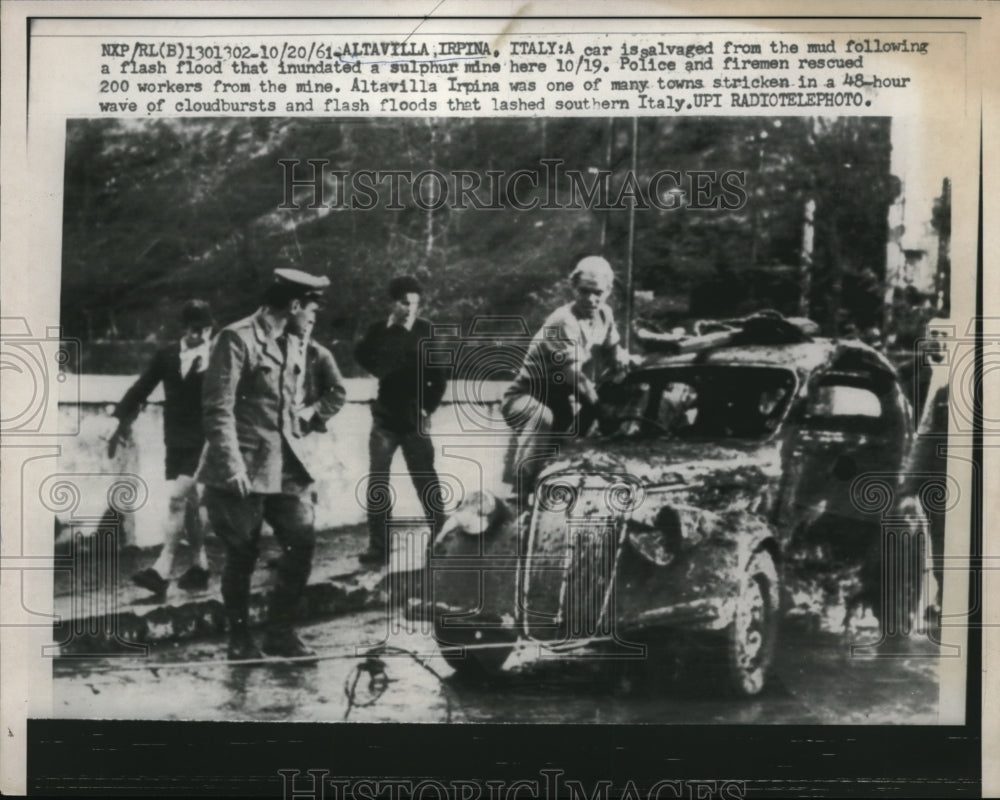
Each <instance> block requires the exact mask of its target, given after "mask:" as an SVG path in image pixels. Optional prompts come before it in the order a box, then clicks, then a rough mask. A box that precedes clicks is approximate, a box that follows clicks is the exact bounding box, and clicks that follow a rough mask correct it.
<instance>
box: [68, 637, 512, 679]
mask: <svg viewBox="0 0 1000 800" xmlns="http://www.w3.org/2000/svg"><path fill="white" fill-rule="evenodd" d="M381 646H385V647H390V646H389V645H376V646H375V647H376V648H377V647H381ZM497 647H510V644H509V643H506V642H504V643H499V644H469V645H464V646H463V648H462V649H464V650H486V649H490V648H497ZM319 649H320V650H322V649H323V648H319ZM393 649H394V650H396V651H397V653H398V654H399V655H412V656H414V657H415V654H410V653H409V651H407V650H404V649H403V648H401V647H399V648H393ZM449 649H456V648H449ZM370 652H371V650H368V651H365V653H364V654H362V655H359V654H358V653H357V652H356V651H355V652H353V653H344V652H336V653H327V654H325V655H321V654H320V653H317V654H316V655H311V656H293V657H289V658H282V657H280V656H262V657H261V658H245V659H234V660H229V659H225V658H221V659H194V660H191V661H150V662H147V663H144V664H135V663H108V664H95V665H93V666H87V667H83V669H86V670H87V672H89V673H93V672H98V673H105V672H135V671H139V670H150V671H152V672H154V673H155V672H157V671H159V670H169V669H206V668H212V667H252V666H257V665H261V664H271V665H276V664H312V663H315V662H317V661H339V660H347V659H354V658H366V657H367V656H368V654H369V653H370ZM127 658H133V656H122V657H115V656H110V655H88V656H72V655H69V656H60V657H59V659H58V660H57V663H59V664H60V665H62V664H63V663H64V662H65V663H70V662H77V661H80V662H82V661H86V660H90V659H103V660H106V661H108V662H122V661H124V660H125V659H127Z"/></svg>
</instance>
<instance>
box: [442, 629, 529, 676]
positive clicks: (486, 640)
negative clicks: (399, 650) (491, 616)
mask: <svg viewBox="0 0 1000 800" xmlns="http://www.w3.org/2000/svg"><path fill="white" fill-rule="evenodd" d="M434 639H435V641H437V645H438V647H439V648H440V650H441V657H442V658H443V659H444V660H445V663H446V664H447V665H448V666H449V667H451V668H452V669H453V670H455V673H456V674H457V675H458V676H459V677H461V678H466V679H469V680H475V681H484V680H489V679H491V678H493V677H496V675H498V674H499V673H500V668H501V667H502V666H503V664H504V662H505V661H506V660H507V657H508V656H509V655H510V654H511V652H512V651H513V649H514V644H513V636H512V634H511V633H510V632H509V631H506V630H498V629H497V628H495V627H492V626H482V627H480V626H476V625H469V626H468V627H464V626H463V627H457V626H454V625H449V626H447V627H444V625H443V623H442V617H441V616H439V615H435V617H434Z"/></svg>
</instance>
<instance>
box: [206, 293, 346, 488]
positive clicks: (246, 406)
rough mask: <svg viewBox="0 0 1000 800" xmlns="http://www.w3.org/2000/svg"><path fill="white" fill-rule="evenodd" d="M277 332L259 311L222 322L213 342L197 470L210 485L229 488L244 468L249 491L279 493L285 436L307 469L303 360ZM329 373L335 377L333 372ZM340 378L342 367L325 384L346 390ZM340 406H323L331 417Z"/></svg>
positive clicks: (289, 445) (290, 448) (334, 404)
mask: <svg viewBox="0 0 1000 800" xmlns="http://www.w3.org/2000/svg"><path fill="white" fill-rule="evenodd" d="M274 333H275V332H274V331H273V330H272V329H270V328H269V326H268V324H267V320H266V318H265V317H264V315H263V313H262V312H261V311H258V312H256V313H255V314H253V315H251V316H249V317H247V318H246V319H242V320H240V321H239V322H234V323H233V324H232V325H229V326H227V327H226V328H223V330H222V331H220V333H219V335H218V337H216V340H215V343H214V344H213V346H212V353H211V356H210V357H209V362H208V370H207V371H206V373H205V382H204V390H203V394H202V419H203V427H204V431H205V449H204V450H203V451H202V455H201V463H200V465H199V467H198V475H197V480H199V481H201V482H202V483H204V484H206V485H207V486H216V487H219V488H231V480H232V479H233V478H234V477H235V476H236V475H239V474H241V473H244V472H245V473H246V475H247V477H248V478H249V480H250V491H251V492H257V493H261V494H277V493H280V492H281V489H282V445H283V444H284V445H287V447H288V449H289V450H291V452H292V453H293V454H294V455H295V456H296V458H297V459H298V460H299V461H300V463H301V464H302V466H303V468H304V469H305V470H306V471H307V473H308V472H309V468H308V465H307V462H308V460H309V457H308V454H307V452H306V448H305V447H304V446H303V445H304V443H303V438H302V434H303V431H302V430H301V426H300V424H299V423H298V420H297V411H298V408H297V405H298V403H297V402H296V398H297V397H301V396H302V392H301V389H300V387H301V381H302V380H303V379H304V376H302V375H301V374H299V373H300V371H301V369H302V367H301V366H300V367H299V368H298V369H296V364H301V361H297V360H296V359H289V358H287V357H286V354H285V350H284V349H283V348H282V343H281V342H280V341H279V340H278V339H277V338H276V337H275V335H274ZM331 358H332V357H331ZM309 361H310V359H307V362H306V368H307V369H308V366H309ZM324 377H325V378H326V379H327V381H329V379H330V375H329V374H327V375H325V376H324ZM337 379H339V373H335V377H334V379H333V383H334V384H335V385H334V386H333V387H332V388H331V387H329V386H327V387H324V388H327V389H329V390H330V391H333V392H335V393H340V396H341V397H342V396H343V394H342V393H343V386H342V385H341V384H340V383H339V381H338V380H337ZM317 399H318V398H316V397H311V398H310V400H311V401H312V402H316V400H317ZM340 402H341V404H342V400H341V401H340ZM338 409H339V405H338V404H336V403H330V404H325V405H323V406H322V407H321V408H318V409H317V411H318V413H320V414H321V415H322V416H323V418H324V419H325V418H328V417H329V416H332V414H333V413H335V412H336V410H338Z"/></svg>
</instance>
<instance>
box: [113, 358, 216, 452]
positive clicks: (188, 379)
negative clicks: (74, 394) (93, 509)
mask: <svg viewBox="0 0 1000 800" xmlns="http://www.w3.org/2000/svg"><path fill="white" fill-rule="evenodd" d="M204 375H205V373H204V371H201V372H199V371H198V370H196V369H194V368H192V369H190V370H189V372H188V374H187V376H184V377H182V376H181V356H180V343H179V342H172V343H171V344H168V345H165V346H163V347H161V348H160V349H159V350H157V351H156V353H154V354H153V358H152V359H151V360H150V362H149V364H148V365H147V366H146V369H145V371H144V372H143V373H142V375H140V376H139V379H138V380H137V381H136V382H135V383H133V384H132V386H131V387H130V388H129V390H128V391H127V392H125V395H124V397H122V399H121V402H119V403H118V405H117V406H116V407H115V411H114V415H115V416H116V417H118V419H120V420H121V421H122V422H124V423H125V424H127V425H131V424H132V422H134V421H135V418H136V417H137V416H139V411H140V409H141V408H142V404H143V403H145V402H146V399H147V398H148V397H149V395H150V394H152V392H153V390H154V389H155V388H156V386H157V384H159V383H161V382H162V383H163V395H164V402H163V440H164V442H165V444H166V446H167V447H183V448H192V449H200V448H201V446H202V444H204V442H205V437H204V434H203V433H202V427H201V391H202V380H203V378H204Z"/></svg>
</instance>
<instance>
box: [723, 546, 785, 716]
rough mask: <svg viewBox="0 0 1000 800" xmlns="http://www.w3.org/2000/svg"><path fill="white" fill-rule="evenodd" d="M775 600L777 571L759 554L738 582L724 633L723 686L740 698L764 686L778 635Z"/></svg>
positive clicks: (755, 693) (776, 597)
mask: <svg viewBox="0 0 1000 800" xmlns="http://www.w3.org/2000/svg"><path fill="white" fill-rule="evenodd" d="M778 600H779V587H778V570H777V568H776V567H775V564H774V559H773V558H772V557H771V554H770V553H768V552H766V551H764V550H760V551H758V552H757V553H754V555H753V556H752V557H751V558H750V561H749V563H748V564H747V567H746V570H745V571H744V573H743V576H742V578H741V580H740V587H739V593H738V595H737V598H736V610H735V613H734V614H733V621H732V623H730V625H729V628H728V630H727V640H726V649H727V653H726V656H727V658H726V662H727V682H728V686H729V689H730V690H731V691H732V692H734V693H735V694H736V695H738V696H740V697H753V696H755V695H758V694H760V692H761V691H763V689H764V686H765V685H766V683H767V678H768V673H769V672H770V669H771V662H772V661H773V659H774V648H775V640H776V639H777V633H778Z"/></svg>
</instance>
